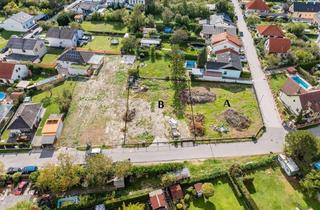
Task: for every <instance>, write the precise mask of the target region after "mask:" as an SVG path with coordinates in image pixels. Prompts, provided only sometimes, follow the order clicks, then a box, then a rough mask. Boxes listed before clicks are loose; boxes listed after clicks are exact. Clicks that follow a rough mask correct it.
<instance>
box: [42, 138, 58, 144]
mask: <svg viewBox="0 0 320 210" xmlns="http://www.w3.org/2000/svg"><path fill="white" fill-rule="evenodd" d="M55 140H56V136H42V137H41V144H42V145H52V144H54V141H55Z"/></svg>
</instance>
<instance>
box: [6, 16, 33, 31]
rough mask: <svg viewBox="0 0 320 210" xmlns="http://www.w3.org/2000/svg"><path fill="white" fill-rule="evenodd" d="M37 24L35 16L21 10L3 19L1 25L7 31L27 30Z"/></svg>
mask: <svg viewBox="0 0 320 210" xmlns="http://www.w3.org/2000/svg"><path fill="white" fill-rule="evenodd" d="M35 25H36V23H35V21H34V17H33V16H31V15H29V14H27V13H25V12H19V13H17V14H14V15H12V16H10V17H9V18H7V19H6V20H5V21H3V23H2V25H1V27H2V28H4V30H6V31H17V32H27V31H29V30H30V29H31V28H32V27H34V26H35Z"/></svg>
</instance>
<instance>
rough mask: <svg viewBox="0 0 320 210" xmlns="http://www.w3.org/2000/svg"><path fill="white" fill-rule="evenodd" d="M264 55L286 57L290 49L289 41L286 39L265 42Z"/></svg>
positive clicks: (270, 39) (273, 39)
mask: <svg viewBox="0 0 320 210" xmlns="http://www.w3.org/2000/svg"><path fill="white" fill-rule="evenodd" d="M264 46H265V51H266V53H271V54H276V55H279V56H286V55H287V53H288V51H289V50H290V47H291V41H290V39H287V38H273V37H271V38H269V39H268V40H267V41H266V42H265V45H264Z"/></svg>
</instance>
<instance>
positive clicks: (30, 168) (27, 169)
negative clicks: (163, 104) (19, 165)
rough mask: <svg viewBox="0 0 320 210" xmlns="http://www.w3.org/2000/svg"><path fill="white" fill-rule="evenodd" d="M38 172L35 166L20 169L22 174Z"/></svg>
mask: <svg viewBox="0 0 320 210" xmlns="http://www.w3.org/2000/svg"><path fill="white" fill-rule="evenodd" d="M37 170H38V167H37V166H26V167H24V168H23V169H22V173H23V174H31V173H32V172H35V171H37Z"/></svg>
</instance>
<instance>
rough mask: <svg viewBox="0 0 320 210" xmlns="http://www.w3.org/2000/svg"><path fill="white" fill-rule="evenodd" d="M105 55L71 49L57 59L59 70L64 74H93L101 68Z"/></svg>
mask: <svg viewBox="0 0 320 210" xmlns="http://www.w3.org/2000/svg"><path fill="white" fill-rule="evenodd" d="M102 65H103V56H102V55H97V54H95V53H93V52H87V51H78V50H75V49H70V50H67V51H65V52H64V53H63V54H62V55H60V57H59V58H58V59H57V70H58V72H59V73H60V74H64V75H73V76H75V75H91V74H92V73H93V72H94V71H98V70H100V68H101V67H102Z"/></svg>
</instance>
